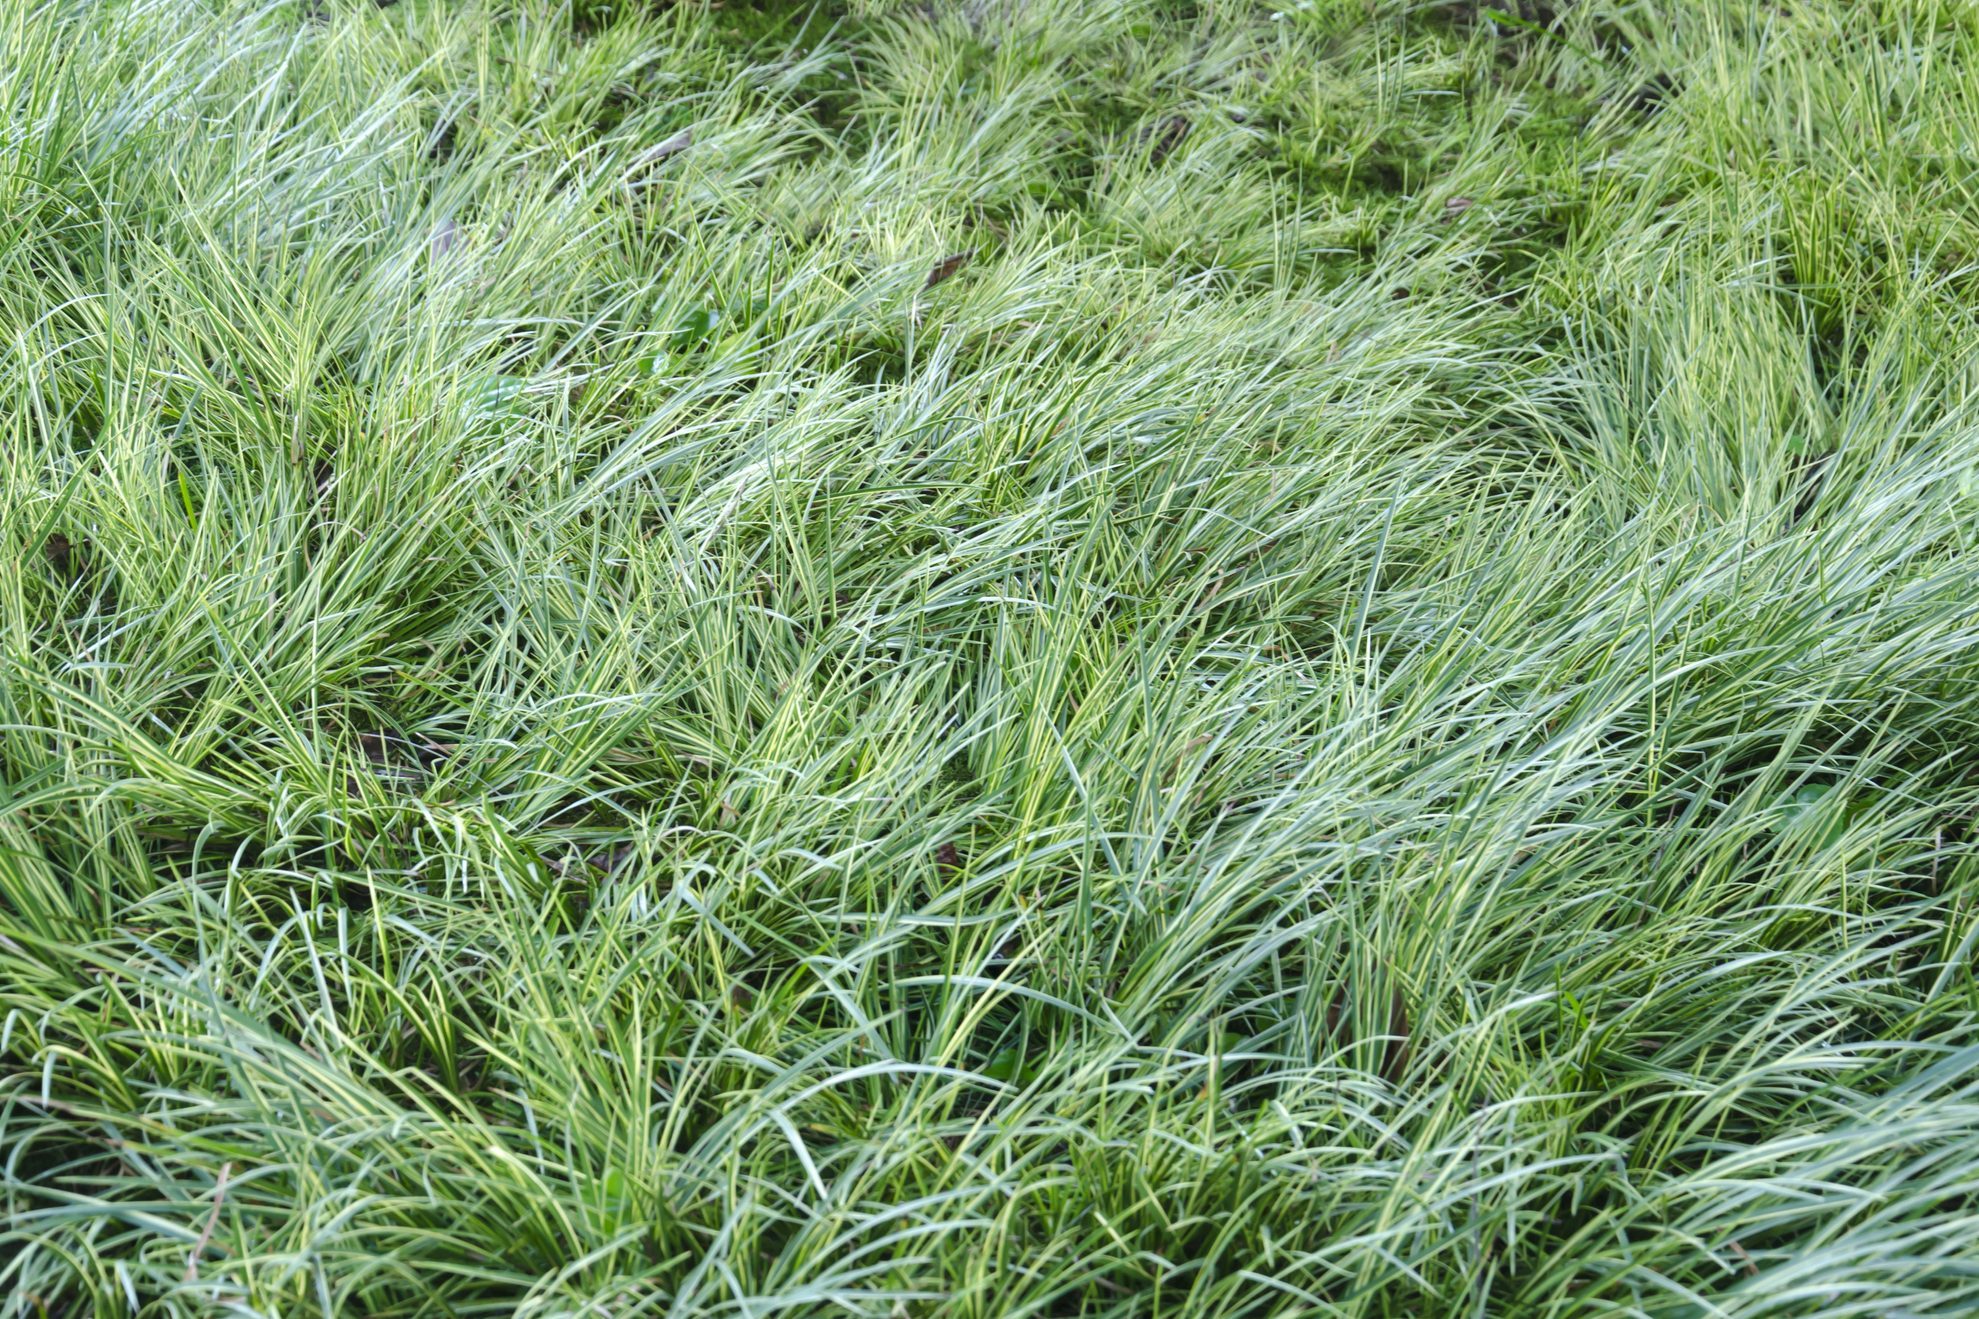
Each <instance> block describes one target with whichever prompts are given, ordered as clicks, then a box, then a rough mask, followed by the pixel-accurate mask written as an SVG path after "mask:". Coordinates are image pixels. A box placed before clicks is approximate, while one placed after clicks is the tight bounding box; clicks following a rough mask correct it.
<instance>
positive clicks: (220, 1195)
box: [186, 1162, 234, 1282]
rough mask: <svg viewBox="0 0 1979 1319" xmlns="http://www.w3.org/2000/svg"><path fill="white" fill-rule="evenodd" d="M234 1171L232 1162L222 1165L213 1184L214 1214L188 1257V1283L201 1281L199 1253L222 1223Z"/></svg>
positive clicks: (208, 1219) (208, 1217) (207, 1219)
mask: <svg viewBox="0 0 1979 1319" xmlns="http://www.w3.org/2000/svg"><path fill="white" fill-rule="evenodd" d="M233 1170H234V1165H233V1164H232V1163H231V1162H229V1163H223V1164H221V1165H220V1176H219V1179H218V1180H217V1181H215V1182H214V1183H213V1212H211V1213H209V1214H208V1215H206V1226H205V1227H203V1228H201V1229H200V1230H199V1240H197V1241H195V1242H193V1243H192V1254H190V1255H188V1256H187V1257H186V1281H187V1282H198V1281H199V1253H200V1252H201V1251H203V1250H205V1249H206V1243H207V1242H209V1241H211V1240H212V1239H213V1227H214V1225H215V1224H217V1223H218V1222H219V1221H220V1206H221V1205H223V1204H225V1203H226V1200H227V1176H228V1174H229V1173H231V1172H233Z"/></svg>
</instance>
